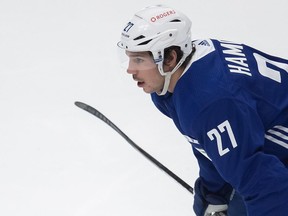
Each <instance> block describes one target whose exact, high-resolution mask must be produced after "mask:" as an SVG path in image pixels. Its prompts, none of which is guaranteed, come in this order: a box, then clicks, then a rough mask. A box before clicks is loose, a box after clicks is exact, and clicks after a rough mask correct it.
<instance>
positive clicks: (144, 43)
mask: <svg viewBox="0 0 288 216" xmlns="http://www.w3.org/2000/svg"><path fill="white" fill-rule="evenodd" d="M150 41H152V39H150V40H147V41H144V42H142V43H139V44H138V46H141V45H146V44H148V43H149V42H150Z"/></svg>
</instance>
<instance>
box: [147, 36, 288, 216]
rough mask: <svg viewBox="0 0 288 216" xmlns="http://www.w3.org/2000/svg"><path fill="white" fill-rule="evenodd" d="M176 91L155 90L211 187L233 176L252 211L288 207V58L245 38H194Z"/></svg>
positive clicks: (264, 212)
mask: <svg viewBox="0 0 288 216" xmlns="http://www.w3.org/2000/svg"><path fill="white" fill-rule="evenodd" d="M193 43H194V45H195V48H196V51H195V53H194V55H193V57H192V60H191V64H190V65H189V66H188V67H187V68H186V70H185V71H184V73H183V75H182V76H181V78H180V79H179V80H178V82H177V84H176V86H175V89H174V92H173V93H169V92H168V93H167V94H166V95H164V96H159V95H157V94H156V93H153V94H151V96H152V100H153V102H154V104H155V105H156V107H157V108H158V109H159V110H160V111H161V112H163V113H164V114H165V115H167V116H168V117H170V118H171V119H173V121H174V123H175V125H176V126H177V128H178V129H179V131H180V132H181V133H182V134H183V135H184V136H185V137H186V138H187V139H188V140H189V142H190V143H191V144H192V146H193V151H194V154H195V156H196V157H197V159H198V162H199V167H200V176H201V177H202V178H203V179H204V180H205V183H206V184H207V187H208V188H209V190H210V191H217V190H219V188H221V187H222V186H223V184H224V183H225V182H228V183H229V184H231V185H232V187H233V188H234V189H235V190H236V191H237V192H238V193H239V194H240V195H241V196H242V197H243V198H244V200H245V204H246V207H247V211H248V214H249V215H253V216H257V215H259V216H260V215H261V216H263V215H265V216H268V215H273V216H274V215H285V214H286V212H288V205H287V201H288V168H287V167H288V60H285V59H282V58H278V57H274V56H271V55H268V54H265V53H263V52H261V51H259V50H256V49H254V48H252V47H249V46H247V45H244V44H237V43H233V42H228V41H219V40H211V39H206V40H196V41H193Z"/></svg>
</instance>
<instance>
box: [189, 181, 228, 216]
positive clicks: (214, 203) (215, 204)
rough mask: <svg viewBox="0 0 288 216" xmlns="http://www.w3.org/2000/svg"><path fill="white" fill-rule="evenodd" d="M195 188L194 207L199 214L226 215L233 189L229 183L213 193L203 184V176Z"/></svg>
mask: <svg viewBox="0 0 288 216" xmlns="http://www.w3.org/2000/svg"><path fill="white" fill-rule="evenodd" d="M194 190H195V195H194V205H193V209H194V212H195V213H196V215H197V216H209V215H226V212H227V209H228V203H229V201H230V196H231V193H232V191H233V188H232V187H231V186H230V185H229V184H226V185H225V186H224V187H223V188H221V190H220V191H218V192H217V193H211V192H209V191H208V190H207V189H206V188H205V187H204V186H203V183H202V182H201V178H198V179H197V180H196V182H195V189H194ZM217 213H218V214H217Z"/></svg>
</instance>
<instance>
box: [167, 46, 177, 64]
mask: <svg viewBox="0 0 288 216" xmlns="http://www.w3.org/2000/svg"><path fill="white" fill-rule="evenodd" d="M176 63H177V52H176V51H175V50H173V49H171V50H170V52H168V53H167V56H165V59H164V64H165V65H167V66H168V67H175V65H176Z"/></svg>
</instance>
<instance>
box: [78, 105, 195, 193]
mask: <svg viewBox="0 0 288 216" xmlns="http://www.w3.org/2000/svg"><path fill="white" fill-rule="evenodd" d="M75 105H76V106H77V107H79V108H81V109H83V110H85V111H87V112H88V113H90V114H92V115H94V116H96V117H97V118H99V119H101V120H102V121H103V122H105V123H106V124H107V125H109V126H110V127H111V128H113V129H114V130H115V131H116V132H117V133H118V134H119V135H121V136H122V137H123V138H124V139H125V140H126V141H127V142H128V143H129V144H130V145H131V146H132V147H134V148H135V149H136V150H137V151H139V152H140V153H141V154H142V155H143V156H144V157H146V158H147V159H148V160H149V161H150V162H152V163H153V164H154V165H156V166H157V167H158V168H160V169H161V170H162V171H164V172H165V173H166V174H168V175H169V176H170V177H172V178H173V179H174V180H176V181H177V182H178V183H179V184H181V185H182V186H183V187H184V188H186V189H187V190H188V191H189V192H190V193H192V194H193V188H192V187H191V186H190V185H189V184H187V183H186V182H185V181H184V180H182V179H181V178H180V177H178V176H177V175H176V174H174V173H173V172H172V171H171V170H170V169H168V168H167V167H166V166H164V165H163V164H162V163H160V162H159V161H158V160H156V159H155V158H154V157H152V156H151V155H150V154H149V153H147V152H146V151H145V150H143V149H142V148H141V147H140V146H138V145H137V144H136V143H135V142H134V141H132V140H131V139H130V138H129V137H128V136H127V135H126V134H125V133H124V132H123V131H121V130H120V129H119V128H118V127H117V126H116V125H115V124H114V123H113V122H112V121H110V120H109V119H108V118H107V117H106V116H104V115H103V114H102V113H101V112H100V111H98V110H96V109H95V108H94V107H92V106H90V105H88V104H85V103H83V102H79V101H76V102H75Z"/></svg>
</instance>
